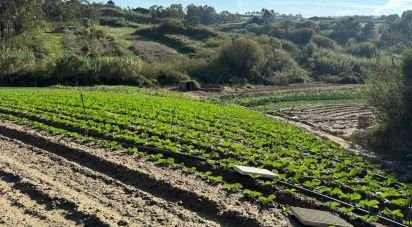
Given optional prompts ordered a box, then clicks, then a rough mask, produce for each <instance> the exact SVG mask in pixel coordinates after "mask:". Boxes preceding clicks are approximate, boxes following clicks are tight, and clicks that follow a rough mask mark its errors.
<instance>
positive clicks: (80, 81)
mask: <svg viewBox="0 0 412 227" xmlns="http://www.w3.org/2000/svg"><path fill="white" fill-rule="evenodd" d="M93 71H96V70H95V69H94V65H93V64H92V62H91V60H90V59H89V58H87V57H82V56H79V55H75V54H70V53H66V54H64V55H63V56H62V57H61V58H60V59H58V60H57V61H56V65H55V68H54V73H53V74H54V80H55V82H56V83H61V84H65V85H92V84H95V83H98V78H97V77H96V74H94V73H92V72H93Z"/></svg>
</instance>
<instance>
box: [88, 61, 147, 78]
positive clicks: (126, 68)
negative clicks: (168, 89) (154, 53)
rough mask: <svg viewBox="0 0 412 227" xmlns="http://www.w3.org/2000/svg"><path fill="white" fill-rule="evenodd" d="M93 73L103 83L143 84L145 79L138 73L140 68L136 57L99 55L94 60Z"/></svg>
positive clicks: (139, 62)
mask: <svg viewBox="0 0 412 227" xmlns="http://www.w3.org/2000/svg"><path fill="white" fill-rule="evenodd" d="M94 61H95V70H96V71H95V74H96V75H97V77H98V78H99V81H100V82H102V83H104V84H112V85H115V84H130V85H143V84H145V83H147V81H146V79H145V78H143V77H142V76H141V75H140V71H141V69H142V65H141V61H140V59H139V58H138V57H133V56H130V57H121V58H119V57H100V58H96V59H95V60H94Z"/></svg>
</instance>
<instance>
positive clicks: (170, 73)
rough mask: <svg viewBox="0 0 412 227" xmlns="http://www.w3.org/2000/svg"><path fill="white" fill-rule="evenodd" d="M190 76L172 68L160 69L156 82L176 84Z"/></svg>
mask: <svg viewBox="0 0 412 227" xmlns="http://www.w3.org/2000/svg"><path fill="white" fill-rule="evenodd" d="M189 79H190V77H189V76H188V75H186V74H184V73H181V72H178V71H174V70H161V71H160V75H159V76H158V77H157V82H158V83H159V84H161V85H177V84H179V82H180V81H185V80H189Z"/></svg>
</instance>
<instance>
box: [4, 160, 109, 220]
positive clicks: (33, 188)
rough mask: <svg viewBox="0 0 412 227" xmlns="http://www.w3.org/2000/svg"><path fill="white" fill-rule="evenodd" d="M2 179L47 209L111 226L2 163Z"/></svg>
mask: <svg viewBox="0 0 412 227" xmlns="http://www.w3.org/2000/svg"><path fill="white" fill-rule="evenodd" d="M1 168H2V169H1V170H0V179H1V180H2V181H4V182H6V183H8V184H9V185H11V187H12V188H13V189H15V190H17V191H19V192H20V193H22V194H25V195H27V196H28V197H30V198H31V199H32V200H33V201H35V202H36V203H38V204H41V205H44V206H45V209H46V210H51V209H53V210H59V213H60V214H61V215H63V216H64V218H65V219H67V220H70V221H73V222H75V224H82V225H87V226H109V225H108V223H105V222H103V221H101V220H100V219H98V218H97V217H95V216H94V215H91V214H87V213H83V212H81V211H79V210H78V209H77V205H76V204H75V203H74V202H71V201H68V200H66V199H65V198H63V197H56V196H53V195H50V194H48V192H47V191H46V190H44V189H42V188H39V187H38V186H39V184H38V182H31V181H30V180H27V179H24V180H23V179H22V178H21V177H20V176H19V175H17V174H15V173H13V172H14V171H7V170H5V168H7V165H1Z"/></svg>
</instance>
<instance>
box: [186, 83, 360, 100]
mask: <svg viewBox="0 0 412 227" xmlns="http://www.w3.org/2000/svg"><path fill="white" fill-rule="evenodd" d="M357 87H359V85H353V84H349V85H335V84H315V83H313V84H291V85H288V86H267V85H246V86H234V87H225V89H224V91H223V92H205V91H195V92H189V93H190V94H191V95H193V96H200V97H225V96H230V97H231V96H244V95H247V96H253V95H259V94H270V93H274V92H277V93H281V92H304V91H329V90H342V89H353V88H357Z"/></svg>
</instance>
